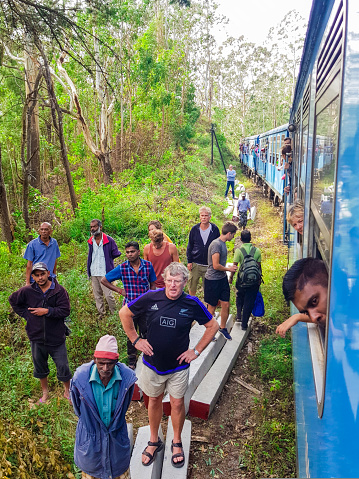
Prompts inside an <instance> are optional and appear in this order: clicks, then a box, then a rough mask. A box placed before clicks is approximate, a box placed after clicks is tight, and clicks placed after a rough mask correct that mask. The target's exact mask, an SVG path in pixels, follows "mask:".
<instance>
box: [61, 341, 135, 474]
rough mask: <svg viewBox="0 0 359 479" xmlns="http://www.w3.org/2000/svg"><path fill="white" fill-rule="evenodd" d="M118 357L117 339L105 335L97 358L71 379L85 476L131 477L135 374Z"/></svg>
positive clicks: (78, 449)
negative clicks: (129, 426)
mask: <svg viewBox="0 0 359 479" xmlns="http://www.w3.org/2000/svg"><path fill="white" fill-rule="evenodd" d="M118 357H119V354H118V347H117V341H116V338H115V337H114V336H109V335H108V334H106V336H103V337H102V338H100V340H99V342H98V343H97V346H96V350H95V353H94V361H91V362H89V363H86V364H83V365H82V366H80V367H79V368H78V369H77V370H76V372H75V374H74V378H73V380H72V381H71V390H70V394H71V400H72V404H73V406H74V410H75V414H76V415H77V416H78V418H79V421H78V423H77V428H76V441H75V450H74V461H75V464H76V465H77V467H79V468H80V469H81V470H82V471H83V472H82V478H83V479H96V478H99V477H101V478H108V479H109V478H113V479H129V472H128V468H129V464H130V457H131V449H130V440H129V438H128V433H127V425H126V411H127V409H128V407H129V405H130V402H131V399H132V394H133V388H134V384H135V381H136V376H135V375H134V373H133V372H132V371H131V370H130V369H129V368H127V367H126V366H125V365H124V364H122V363H119V362H118Z"/></svg>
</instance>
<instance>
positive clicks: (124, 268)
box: [101, 241, 157, 369]
mask: <svg viewBox="0 0 359 479" xmlns="http://www.w3.org/2000/svg"><path fill="white" fill-rule="evenodd" d="M125 251H126V257H127V261H125V262H124V263H122V264H120V265H118V266H117V267H116V268H115V269H113V270H112V271H110V272H109V273H107V274H106V276H105V277H104V278H102V280H101V284H102V285H103V286H104V287H106V288H108V289H111V290H112V291H115V292H116V293H118V294H121V295H122V296H124V301H123V304H127V303H129V302H130V301H133V300H134V299H136V298H138V297H139V296H141V294H143V293H146V292H147V291H148V290H149V289H156V286H155V281H156V279H157V278H156V273H155V271H154V269H153V266H152V263H151V262H150V261H146V260H144V259H142V258H140V254H141V253H140V247H139V244H138V243H137V241H130V242H129V243H127V244H126V245H125ZM116 280H120V281H122V284H123V288H119V287H118V286H115V285H114V284H112V282H113V281H116ZM134 324H135V328H136V330H137V331H139V333H140V336H141V337H145V334H146V320H145V317H144V316H142V315H140V316H136V317H135V318H134ZM127 355H128V365H129V367H130V368H131V369H135V368H136V362H137V349H136V348H135V347H134V346H132V343H131V341H130V340H127Z"/></svg>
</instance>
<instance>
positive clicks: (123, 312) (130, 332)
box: [118, 305, 153, 356]
mask: <svg viewBox="0 0 359 479" xmlns="http://www.w3.org/2000/svg"><path fill="white" fill-rule="evenodd" d="M118 314H119V316H120V320H121V323H122V327H123V330H124V331H125V333H126V335H127V337H128V339H129V340H130V341H131V343H133V342H134V341H135V340H136V339H137V338H138V334H137V331H136V329H135V325H134V324H133V316H134V314H133V313H132V312H131V311H130V310H129V308H128V307H127V305H125V306H123V307H122V308H121V309H120V311H119V313H118ZM135 348H136V349H138V350H139V351H142V352H143V353H145V354H147V355H148V356H152V355H153V352H152V346H151V345H150V343H149V342H148V341H147V339H139V340H138V341H137V343H136V344H135Z"/></svg>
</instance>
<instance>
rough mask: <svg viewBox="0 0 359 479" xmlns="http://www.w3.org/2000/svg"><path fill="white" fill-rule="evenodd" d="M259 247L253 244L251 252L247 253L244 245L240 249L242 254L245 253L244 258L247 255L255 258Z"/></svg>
mask: <svg viewBox="0 0 359 479" xmlns="http://www.w3.org/2000/svg"><path fill="white" fill-rule="evenodd" d="M256 250H257V248H256V247H255V246H252V248H251V250H250V252H249V253H247V251H246V250H245V249H244V246H242V248H241V249H240V251H241V253H242V255H243V259H244V258H245V257H246V256H252V257H253V258H254V253H255V252H256Z"/></svg>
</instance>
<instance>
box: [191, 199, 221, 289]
mask: <svg viewBox="0 0 359 479" xmlns="http://www.w3.org/2000/svg"><path fill="white" fill-rule="evenodd" d="M211 214H212V212H211V208H208V207H207V206H202V207H201V208H200V209H199V219H200V223H197V224H196V225H194V226H193V228H192V229H191V231H190V234H189V238H188V245H187V261H188V264H187V268H188V271H189V272H190V276H189V280H188V289H189V294H190V295H191V296H196V292H197V286H198V282H199V279H200V278H202V284H203V282H204V276H205V274H206V271H207V268H208V247H209V245H210V244H211V243H212V241H213V240H215V239H217V238H219V229H218V226H216V225H215V224H214V223H210V219H211Z"/></svg>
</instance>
